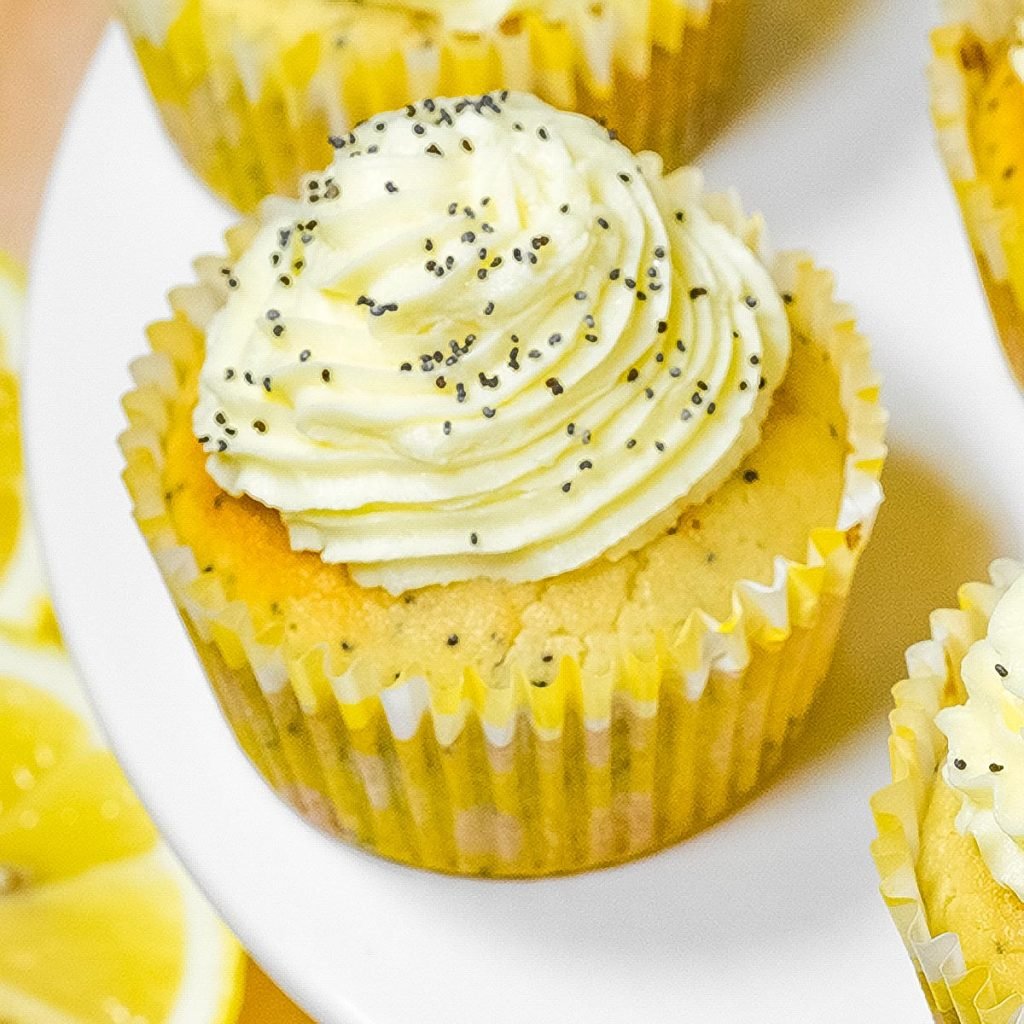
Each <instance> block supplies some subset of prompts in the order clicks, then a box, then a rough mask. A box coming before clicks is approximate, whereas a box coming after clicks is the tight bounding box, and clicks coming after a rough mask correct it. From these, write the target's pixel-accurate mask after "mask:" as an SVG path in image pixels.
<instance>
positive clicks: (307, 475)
mask: <svg viewBox="0 0 1024 1024" xmlns="http://www.w3.org/2000/svg"><path fill="white" fill-rule="evenodd" d="M333 142H334V144H335V147H336V150H337V153H336V157H335V159H334V162H333V163H332V165H331V167H330V168H328V169H327V170H326V171H325V172H324V173H323V174H322V175H319V176H317V177H314V178H311V179H309V180H308V181H307V182H306V187H305V189H304V190H303V198H302V199H300V200H298V201H283V200H282V201H273V202H271V203H269V204H268V205H267V206H266V207H265V208H264V211H263V214H262V222H261V225H260V227H259V230H258V232H257V233H256V235H255V237H254V239H253V240H252V242H251V243H250V245H249V246H248V248H247V250H246V252H245V255H244V256H242V258H241V259H240V260H239V261H238V263H237V264H236V265H235V266H233V267H230V268H224V276H225V279H226V280H227V282H228V284H229V287H230V291H229V294H228V297H227V300H226V303H225V305H224V307H223V309H221V310H220V311H219V313H218V314H217V315H216V316H215V318H214V319H213V321H212V322H211V323H210V325H209V327H208V331H207V338H206V345H207V350H206V358H205V363H204V367H203V371H202V376H201V380H200V395H199V402H198V406H197V408H196V411H195V416H194V428H195V432H196V435H197V436H198V438H199V440H200V442H201V443H202V444H203V445H204V447H205V449H206V451H208V452H209V453H210V457H209V460H208V467H209V471H210V473H211V475H212V476H213V478H214V479H215V480H216V481H217V483H218V484H219V485H220V486H221V487H223V488H224V489H225V490H226V491H228V492H229V493H232V494H236V495H237V494H243V493H244V494H248V495H250V496H251V497H253V498H255V499H257V500H258V501H260V502H262V503H263V504H264V505H267V506H270V507H272V508H275V509H278V510H280V513H281V515H282V517H283V519H284V522H285V523H286V525H287V527H288V530H289V533H290V538H291V542H292V544H293V546H294V547H296V548H297V549H306V550H315V551H319V552H321V553H322V557H323V558H324V559H325V560H327V561H329V562H340V563H346V564H347V565H348V566H349V568H350V571H351V572H352V574H353V576H354V578H355V579H356V580H357V581H358V582H359V583H361V584H363V585H365V586H378V585H379V586H384V587H386V588H387V589H388V590H390V591H391V592H392V593H399V592H402V591H404V590H406V589H410V588H415V587H421V586H426V585H430V584H437V583H446V582H451V581H455V580H462V579H470V578H477V577H492V578H499V579H506V580H510V581H523V580H540V579H544V578H547V577H550V576H553V575H557V574H559V573H563V572H566V571H568V570H571V569H574V568H576V567H579V566H582V565H585V564H587V563H589V562H591V561H593V560H595V559H597V558H599V557H602V556H604V555H607V554H608V553H609V552H614V551H618V550H621V549H623V545H625V546H627V547H628V546H629V545H630V544H631V543H632V544H633V546H638V544H639V543H642V540H640V539H639V538H641V537H642V536H643V534H644V527H645V526H649V525H650V524H651V523H652V521H656V520H657V519H658V517H659V516H661V515H662V514H663V513H666V512H667V511H670V510H672V509H673V508H678V507H680V506H681V505H682V504H687V503H695V502H699V501H701V500H703V499H704V498H705V497H706V496H707V495H708V494H709V493H710V492H711V491H712V490H714V489H715V488H716V487H718V486H719V485H720V484H721V483H722V482H723V481H724V480H725V479H726V478H727V477H728V476H729V475H730V474H731V473H732V472H733V471H735V469H736V468H737V466H738V465H739V463H740V461H741V460H742V458H743V457H744V455H745V454H747V453H748V452H749V451H750V450H751V449H752V448H753V447H754V446H755V445H756V443H757V441H758V439H759V436H760V428H761V425H762V422H763V419H764V417H765V415H766V412H767V408H768V405H769V402H770V396H771V393H772V390H773V389H774V387H775V386H776V385H777V384H778V383H779V381H780V379H781V378H782V376H783V375H784V373H785V369H786V365H787V360H788V356H789V345H790V338H789V327H788V321H787V317H786V313H785V310H784V307H783V304H782V302H781V300H780V298H779V296H778V294H777V292H776V290H775V287H774V285H773V282H772V279H771V277H770V275H769V273H768V271H767V270H766V269H765V267H764V266H763V265H762V264H761V263H760V262H759V260H758V259H757V257H756V256H755V255H754V254H753V253H752V252H751V250H750V249H749V248H748V247H747V246H746V245H745V244H744V242H743V241H742V240H741V239H739V238H737V237H735V235H733V234H731V233H730V232H729V231H728V230H727V229H726V228H725V227H724V226H723V225H721V224H719V223H717V222H716V221H715V220H714V219H713V218H712V216H711V215H710V214H709V213H708V212H707V210H706V209H705V208H704V206H703V205H702V204H701V202H700V198H699V189H698V188H697V187H695V185H694V177H693V175H692V173H691V174H687V173H685V172H684V173H681V174H676V175H673V176H670V177H668V178H663V177H662V176H661V173H660V164H659V163H658V161H657V159H656V158H654V157H652V156H650V155H647V154H645V155H643V156H642V157H640V158H637V157H636V156H634V155H633V154H632V153H630V152H629V150H627V149H626V148H625V147H624V146H622V145H621V144H619V143H618V142H616V141H614V139H612V138H611V137H610V136H609V134H608V133H607V132H605V131H604V130H603V129H601V128H600V127H599V126H598V125H597V124H596V123H595V122H593V121H591V120H589V119H587V118H585V117H582V116H580V115H576V114H568V113H563V112H560V111H556V110H555V109H553V108H551V107H549V106H547V105H545V104H544V103H541V102H540V101H539V100H536V99H534V98H532V97H528V96H523V95H518V94H508V93H501V94H493V95H488V96H484V97H482V98H477V99H475V100H472V101H471V100H466V99H462V100H448V99H437V100H426V101H424V102H422V103H421V104H419V105H417V106H410V107H408V108H406V109H404V110H401V111H398V112H394V113H389V114H384V115H381V116H379V117H375V118H373V119H372V120H371V121H370V122H367V123H365V124H363V125H362V126H360V127H359V128H357V129H356V130H355V131H353V132H352V133H351V134H349V135H348V136H346V137H345V138H339V139H335V140H333Z"/></svg>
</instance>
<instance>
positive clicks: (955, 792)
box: [874, 561, 1024, 1024]
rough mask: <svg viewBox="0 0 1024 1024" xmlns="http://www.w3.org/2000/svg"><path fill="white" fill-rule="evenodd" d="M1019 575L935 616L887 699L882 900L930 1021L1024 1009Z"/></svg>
mask: <svg viewBox="0 0 1024 1024" xmlns="http://www.w3.org/2000/svg"><path fill="white" fill-rule="evenodd" d="M1022 623H1024V566H1021V565H1020V564H1019V563H1016V562H1008V561H1004V562H997V563H995V564H994V565H993V567H992V583H991V584H980V583H976V584H971V585H968V586H965V587H964V588H962V590H961V592H960V607H959V609H958V610H956V611H952V610H947V611H942V612H936V613H935V614H934V615H933V617H932V638H931V640H929V641H927V642H925V643H922V644H919V645H917V646H916V647H914V648H911V650H910V652H909V653H908V656H907V663H908V666H909V668H910V678H909V679H908V680H907V681H905V682H903V683H900V684H899V686H897V687H896V689H895V690H894V691H893V692H894V695H895V697H896V711H895V712H894V713H893V715H892V725H893V736H892V739H891V740H890V751H891V755H892V765H893V779H894V783H893V785H892V786H890V787H888V788H887V789H885V790H883V791H882V792H881V793H879V794H878V796H876V797H875V801H874V809H875V816H876V819H877V821H878V827H879V838H878V840H877V841H876V843H875V857H876V860H877V862H878V866H879V870H880V872H881V875H882V892H883V895H884V896H885V899H886V901H887V903H888V904H889V907H890V909H891V910H892V914H893V918H894V920H895V921H896V924H897V925H898V927H899V929H900V932H901V934H902V936H903V938H904V941H905V942H906V944H907V948H908V950H909V952H910V954H911V957H912V958H913V960H914V963H915V966H916V968H917V971H918V975H919V976H920V978H921V981H922V984H923V987H924V990H925V993H926V995H927V997H928V1001H929V1004H930V1005H931V1007H932V1009H933V1010H934V1011H935V1012H936V1019H937V1020H942V1021H948V1022H963V1024H980V1022H994V1021H1006V1022H1009V1021H1016V1020H1018V1019H1019V1018H1020V1013H1021V1011H1022V1010H1024V960H1022V958H1021V952H1020V949H1021V946H1020V933H1021V922H1022V921H1024V902H1022V900H1024V816H1022V812H1021V807H1022V800H1024V738H1022V733H1021V728H1022V726H1024V698H1022V696H1021V695H1022V693H1024V688H1022V686H1021V684H1020V679H1021V677H1022V676H1024V630H1022Z"/></svg>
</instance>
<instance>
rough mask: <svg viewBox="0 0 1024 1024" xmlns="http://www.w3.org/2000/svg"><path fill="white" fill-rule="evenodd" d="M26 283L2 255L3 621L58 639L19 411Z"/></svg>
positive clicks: (10, 627) (30, 634) (39, 637)
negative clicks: (29, 508)
mask: <svg viewBox="0 0 1024 1024" xmlns="http://www.w3.org/2000/svg"><path fill="white" fill-rule="evenodd" d="M23 295H24V281H23V279H22V277H21V275H20V274H19V272H18V269H17V267H16V266H15V264H14V263H13V262H12V261H11V260H10V259H9V258H8V257H5V256H4V254H3V253H2V252H0V622H3V623H4V624H5V625H6V628H5V630H4V631H3V634H2V635H9V634H10V633H11V632H12V631H13V632H15V633H17V634H18V635H20V636H22V637H24V638H25V639H27V640H36V641H37V642H42V641H46V640H49V641H52V640H53V639H54V636H55V630H54V628H53V625H52V624H53V613H52V610H51V608H50V602H49V599H48V598H47V596H46V583H45V577H44V574H43V570H42V562H41V559H40V557H39V551H38V548H37V544H36V537H35V530H34V528H33V525H32V523H31V520H30V517H29V516H28V515H27V514H26V509H25V477H24V472H23V467H22V446H21V433H20V424H19V410H18V379H17V377H16V376H15V374H14V372H13V370H12V369H11V366H12V365H13V360H15V359H16V357H17V352H16V348H17V346H18V343H19V340H20V335H21V330H20V324H21V315H22V305H23V301H22V300H23Z"/></svg>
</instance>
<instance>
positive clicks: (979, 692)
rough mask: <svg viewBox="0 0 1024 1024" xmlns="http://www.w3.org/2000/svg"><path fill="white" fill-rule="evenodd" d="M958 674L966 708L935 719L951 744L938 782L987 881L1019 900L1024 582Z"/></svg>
mask: <svg viewBox="0 0 1024 1024" xmlns="http://www.w3.org/2000/svg"><path fill="white" fill-rule="evenodd" d="M961 675H962V677H963V681H964V686H965V687H966V689H967V701H966V703H964V704H961V705H958V706H956V707H952V708H947V709H946V710H945V711H942V712H940V713H939V716H938V719H937V722H938V726H939V728H940V729H941V730H942V731H943V732H944V733H945V734H946V736H947V737H948V739H949V755H948V757H947V759H946V763H945V766H944V768H943V776H944V777H945V779H946V781H947V782H948V783H949V784H950V785H951V786H953V787H954V788H955V789H957V790H959V792H960V794H961V797H962V801H963V802H962V805H961V810H960V814H959V816H958V817H957V828H958V829H959V830H960V831H961V832H963V833H965V834H970V835H973V836H974V838H975V839H976V841H977V843H978V849H979V850H980V852H981V855H982V858H983V859H984V861H985V864H986V866H987V867H988V869H989V872H990V873H991V875H992V877H993V878H994V879H995V880H996V881H997V882H999V883H1000V884H1002V885H1004V886H1006V887H1008V888H1010V889H1012V890H1013V891H1014V892H1015V893H1016V894H1017V895H1018V896H1019V897H1020V898H1021V899H1024V732H1022V730H1024V576H1022V577H1020V578H1019V579H1018V580H1017V581H1016V582H1015V583H1014V584H1013V585H1012V586H1011V587H1010V589H1009V590H1008V591H1007V592H1006V594H1005V595H1004V596H1003V597H1002V598H1001V599H1000V601H999V603H998V605H997V606H996V608H995V611H994V612H993V613H992V618H991V620H990V622H989V627H988V636H987V637H986V638H985V639H984V640H980V641H978V642H977V643H976V644H975V645H974V646H973V647H972V648H971V649H970V651H968V653H967V655H966V657H965V658H964V661H963V665H962V667H961Z"/></svg>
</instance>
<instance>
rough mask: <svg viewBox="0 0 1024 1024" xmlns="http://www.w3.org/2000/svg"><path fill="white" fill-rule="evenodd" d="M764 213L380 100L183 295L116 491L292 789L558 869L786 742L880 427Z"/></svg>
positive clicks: (663, 821) (640, 833)
mask: <svg viewBox="0 0 1024 1024" xmlns="http://www.w3.org/2000/svg"><path fill="white" fill-rule="evenodd" d="M760 236H761V226H760V223H759V222H758V221H757V220H751V219H748V218H746V217H744V216H743V214H742V213H741V212H740V210H739V208H738V206H737V204H736V202H735V200H734V199H732V198H731V197H728V196H710V195H706V194H705V193H704V192H703V190H702V188H701V183H700V179H699V176H698V175H697V174H696V173H695V172H692V171H678V172H675V173H673V174H670V175H667V176H666V175H664V174H663V173H662V171H661V165H660V161H659V159H658V158H657V157H656V156H654V155H653V154H642V155H641V156H639V157H638V156H635V155H634V154H632V153H631V152H630V151H629V150H628V149H627V148H626V147H625V146H623V145H622V144H621V143H619V142H616V141H614V140H612V139H610V138H609V136H608V133H607V132H606V131H605V130H603V129H602V128H600V127H599V126H598V125H597V124H596V123H595V122H593V121H592V120H589V119H587V118H585V117H583V116H581V115H577V114H569V113H564V112H560V111H557V110H555V109H554V108H552V107H549V106H547V105H546V104H544V103H542V102H540V101H539V100H537V99H534V98H532V97H529V96H526V95H522V94H515V93H511V94H510V93H504V92H503V93H496V94H488V95H484V96H481V97H478V98H475V99H472V100H467V99H459V100H449V99H437V100H425V101H423V102H422V103H420V104H417V105H415V106H413V107H411V108H409V109H403V110H400V111H397V112H395V113H390V114H384V115H380V116H379V117H376V118H374V119H373V121H372V122H371V123H368V124H367V125H365V126H363V127H362V128H360V129H358V130H357V131H356V132H355V133H354V135H353V136H352V137H351V139H346V140H344V142H343V144H341V143H340V142H339V146H338V149H337V152H336V156H335V159H334V161H333V163H332V164H331V166H330V167H329V168H328V169H327V170H326V171H325V172H323V173H322V174H318V175H316V176H313V177H311V178H308V179H307V180H306V181H305V183H304V188H303V197H302V198H301V199H299V200H297V201H296V200H271V201H268V202H267V203H266V204H265V205H264V207H263V208H262V211H261V214H260V217H259V218H258V219H257V220H254V221H250V222H248V223H246V224H245V225H243V226H241V227H239V228H238V229H237V230H236V231H235V232H233V233H232V234H231V235H230V236H229V239H228V242H229V249H230V252H229V254H228V256H227V257H226V258H225V259H224V260H204V261H201V262H200V264H199V270H200V277H201V283H200V284H199V285H198V286H196V287H192V288H188V289H181V290H178V291H176V292H175V293H173V295H172V304H173V306H174V310H175V315H174V318H173V319H172V320H170V321H167V322H165V323H162V324H158V325H156V326H155V327H154V328H152V330H151V332H150V340H151V343H152V346H153V349H154V354H153V355H151V356H150V357H148V358H146V359H144V360H142V361H140V363H139V364H138V365H137V367H136V371H135V372H136V379H137V381H138V388H137V390H136V391H135V392H133V393H132V394H131V395H129V396H128V399H127V402H126V407H127V409H128V412H129V417H130V421H131V426H130V429H129V430H128V432H127V433H126V434H125V435H124V438H123V449H124V452H125V455H126V459H127V462H128V469H127V473H126V479H127V483H128V486H129V489H130V491H131V493H132V496H133V498H134V500H135V506H136V516H137V518H138V521H139V524H140V526H141V527H142V530H143V532H144V534H145V536H146V538H147V540H148V542H149V544H150V545H151V547H152V549H153V551H154V553H155V555H156V558H157V560H158V562H159V564H160V566H161V568H162V570H163V572H164V574H165V576H166V578H167V580H168V583H169V585H170V588H171V591H172V592H173V594H174V596H175V599H176V601H177V603H178V606H179V608H180V610H181V613H182V616H183V618H184V620H185V622H186V624H187V625H188V627H189V630H190V633H191V634H192V637H193V639H194V641H195V643H196V646H197V649H198V650H199V652H200V655H201V657H202V659H203V661H204V663H205V665H206V667H207V670H208V673H209V676H210V679H211V682H212V684H213V686H214V688H215V690H216V691H217V694H218V696H219V698H220V701H221V703H222V705H223V707H224V710H225V712H226V714H227V716H228V718H229V719H230V721H231V722H232V724H233V726H234V727H235V730H236V733H237V734H238V737H239V739H240V742H241V744H242V746H243V747H244V748H245V749H246V751H247V752H248V753H249V755H250V756H251V758H252V759H253V760H254V762H255V763H256V764H257V765H258V766H259V767H260V768H261V769H262V770H263V772H264V774H265V775H266V776H267V777H268V779H269V780H270V781H271V783H272V785H273V786H274V787H275V788H276V789H277V791H278V792H279V793H281V794H282V795H283V796H284V797H285V798H286V799H288V800H290V801H291V802H292V803H293V804H294V805H295V806H296V807H297V808H298V809H300V810H301V811H302V812H303V813H305V814H306V815H307V817H309V818H310V819H312V820H314V821H316V822H317V823H318V824H320V825H321V826H322V827H323V828H325V829H327V830H328V831H332V832H334V833H336V834H338V835H341V836H346V837H349V838H351V839H353V840H355V841H357V842H359V843H361V844H363V845H365V846H367V847H369V848H371V849H373V850H375V851H377V852H379V853H382V854H384V855H386V856H389V857H392V858H394V859H397V860H400V861H403V862H406V863H410V864H416V865H420V866H426V867H431V868H436V869H440V870H445V871H453V872H461V873H485V874H491V875H540V874H551V873H554V872H563V871H571V870H578V869H582V868H585V867H593V866H598V865H602V864H608V863H612V862H615V861H619V860H623V859H625V858H628V857H632V856H637V855H639V854H642V853H646V852H650V851H652V850H655V849H657V848H659V847H661V846H663V845H665V844H666V843H669V842H672V841H674V840H676V839H679V838H681V837H683V836H685V835H687V834H689V833H692V832H693V831H695V830H696V829H698V828H700V827H702V826H703V825H705V824H707V823H708V822H710V821H712V820H714V819H715V818H718V817H720V816H721V815H723V814H724V813H726V812H727V811H728V810H729V809H730V808H731V807H733V806H735V805H736V803H737V802H738V801H740V800H741V799H742V798H743V797H744V796H745V795H747V794H748V793H750V792H751V790H752V789H753V788H754V787H755V786H756V785H757V783H758V782H759V781H760V780H761V779H763V778H764V777H765V776H766V774H767V773H768V772H770V771H771V770H772V769H773V768H774V767H775V765H776V764H777V763H778V760H779V757H780V753H781V749H782V746H783V744H784V742H785V740H786V739H787V738H788V737H789V736H790V735H791V734H792V733H793V732H794V731H795V729H796V727H797V726H798V725H799V723H800V722H801V721H802V720H803V719H804V718H805V716H806V713H807V710H808V707H809V705H810V702H811V700H812V698H813V695H814V693H815V690H816V688H817V686H818V684H819V683H820V681H821V679H822V677H823V676H824V674H825V672H826V670H827V667H828V664H829V660H830V657H831V652H832V646H833V642H834V638H835V634H836V631H837V629H838V628H839V624H840V620H841V617H842V610H843V606H844V601H845V597H846V594H847V591H848V588H849V584H850V578H851V575H852V572H853V569H854V565H855V563H856V561H857V557H858V555H859V553H860V551H861V549H862V547H863V545H864V543H865V541H866V540H867V537H868V535H869V533H870V530H871V526H872V523H873V521H874V517H875V512H876V510H877V507H878V503H879V501H880V497H881V493H880V489H879V486H878V474H879V472H880V468H881V463H882V460H883V458H884V454H885V449H884V446H883V443H882V433H883V429H884V415H883V414H882V413H881V411H880V410H879V408H878V405H877V393H878V385H877V380H876V379H875V376H874V374H873V372H872V370H871V367H870V363H869V359H868V352H867V346H866V344H865V342H864V340H863V339H862V338H861V336H860V335H858V334H857V333H856V331H855V330H854V328H853V321H852V316H851V314H850V311H849V310H848V308H846V307H844V306H842V305H839V304H837V303H835V302H834V301H833V298H832V285H831V279H830V277H829V276H828V275H827V274H826V273H824V272H822V271H819V270H817V269H815V268H814V267H813V265H812V264H811V262H810V260H809V259H808V258H806V257H804V256H801V255H799V254H796V255H791V256H786V257H780V258H777V259H776V258H774V257H771V256H769V255H768V254H767V252H766V251H765V249H764V248H763V246H762V243H761V239H760Z"/></svg>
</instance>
